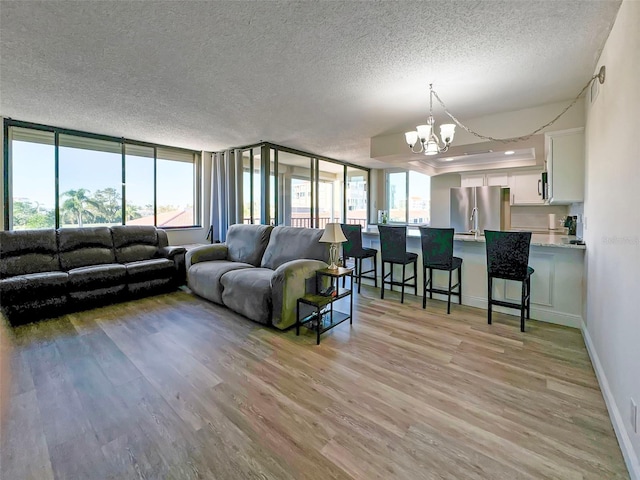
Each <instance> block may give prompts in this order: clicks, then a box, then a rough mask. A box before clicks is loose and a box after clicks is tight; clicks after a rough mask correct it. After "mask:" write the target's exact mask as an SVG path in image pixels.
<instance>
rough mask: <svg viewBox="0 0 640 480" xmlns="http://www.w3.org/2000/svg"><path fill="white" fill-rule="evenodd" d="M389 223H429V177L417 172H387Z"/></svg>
mask: <svg viewBox="0 0 640 480" xmlns="http://www.w3.org/2000/svg"><path fill="white" fill-rule="evenodd" d="M387 206H388V209H389V221H390V222H391V223H407V224H425V225H428V224H429V223H431V177H429V176H428V175H425V174H423V173H419V172H413V171H409V172H393V171H392V172H387Z"/></svg>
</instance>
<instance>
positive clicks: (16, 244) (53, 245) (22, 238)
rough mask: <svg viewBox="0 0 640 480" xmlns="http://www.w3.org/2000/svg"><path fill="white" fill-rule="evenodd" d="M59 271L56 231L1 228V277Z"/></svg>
mask: <svg viewBox="0 0 640 480" xmlns="http://www.w3.org/2000/svg"><path fill="white" fill-rule="evenodd" d="M54 271H60V261H59V259H58V242H57V239H56V231H55V230H53V229H47V230H10V231H5V230H2V231H0V278H6V277H12V276H14V275H26V274H30V273H40V272H54Z"/></svg>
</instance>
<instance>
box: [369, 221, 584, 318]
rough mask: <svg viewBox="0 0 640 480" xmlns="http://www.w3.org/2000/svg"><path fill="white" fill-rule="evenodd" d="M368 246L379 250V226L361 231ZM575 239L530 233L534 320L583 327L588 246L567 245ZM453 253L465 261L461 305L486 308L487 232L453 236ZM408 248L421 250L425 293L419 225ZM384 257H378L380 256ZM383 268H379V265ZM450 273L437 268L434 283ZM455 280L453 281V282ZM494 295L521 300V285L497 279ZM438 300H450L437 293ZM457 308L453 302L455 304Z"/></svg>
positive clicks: (442, 284)
mask: <svg viewBox="0 0 640 480" xmlns="http://www.w3.org/2000/svg"><path fill="white" fill-rule="evenodd" d="M362 238H363V244H364V246H367V247H371V248H376V249H378V250H379V249H380V239H379V234H378V229H377V227H376V226H370V227H368V228H367V229H363V232H362ZM574 238H575V237H569V236H567V235H560V234H555V235H554V234H538V233H534V234H533V235H532V237H531V253H530V256H529V265H530V266H531V267H533V268H534V269H535V273H534V274H533V276H532V277H531V318H532V319H533V320H541V321H544V322H550V323H555V324H559V325H566V326H570V327H575V328H580V325H581V323H582V318H583V314H582V312H583V299H584V289H585V286H584V285H583V282H584V281H583V279H584V256H585V249H586V246H585V245H575V244H571V243H569V242H570V240H572V239H574ZM453 244H454V245H453V254H454V255H455V256H456V257H460V258H462V260H463V263H462V284H463V288H462V292H463V295H462V303H463V304H464V305H469V306H472V307H478V308H483V309H486V308H487V260H486V248H485V239H484V236H483V235H479V236H475V235H467V234H464V235H455V237H454V242H453ZM407 251H409V252H413V253H417V254H418V256H419V258H418V272H416V273H417V277H418V293H419V294H420V295H421V288H422V286H423V279H422V251H421V243H420V232H419V231H418V229H417V228H413V227H410V228H408V230H407ZM378 261H380V255H378ZM378 271H379V272H380V271H381V269H380V266H378ZM447 281H448V274H447V273H445V272H434V284H435V286H436V287H438V288H446V282H447ZM454 282H455V280H454ZM493 297H494V298H495V299H499V300H505V301H511V302H514V301H515V302H517V301H518V300H519V298H520V284H519V283H517V282H510V281H505V280H494V292H493ZM434 298H437V299H446V297H445V296H441V295H437V294H434ZM453 307H454V306H453V305H452V308H453ZM494 310H495V311H498V312H503V313H506V314H509V315H513V314H514V312H515V311H514V310H512V309H502V307H494Z"/></svg>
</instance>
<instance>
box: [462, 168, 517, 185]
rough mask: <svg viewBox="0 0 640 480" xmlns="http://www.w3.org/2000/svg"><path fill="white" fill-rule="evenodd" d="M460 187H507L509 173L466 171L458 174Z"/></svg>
mask: <svg viewBox="0 0 640 480" xmlns="http://www.w3.org/2000/svg"><path fill="white" fill-rule="evenodd" d="M460 186H461V187H508V186H509V175H508V174H507V173H506V172H500V173H466V174H461V175H460Z"/></svg>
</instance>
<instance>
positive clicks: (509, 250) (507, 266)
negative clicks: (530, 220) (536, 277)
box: [484, 230, 531, 280]
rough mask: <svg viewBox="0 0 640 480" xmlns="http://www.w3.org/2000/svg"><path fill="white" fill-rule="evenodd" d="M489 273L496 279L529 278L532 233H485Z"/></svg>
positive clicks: (489, 231)
mask: <svg viewBox="0 0 640 480" xmlns="http://www.w3.org/2000/svg"><path fill="white" fill-rule="evenodd" d="M484 235H485V240H486V242H487V271H488V273H489V275H490V276H492V277H495V278H505V279H507V280H524V279H525V278H526V277H527V266H528V264H529V248H530V246H531V232H498V231H493V230H485V231H484Z"/></svg>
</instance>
